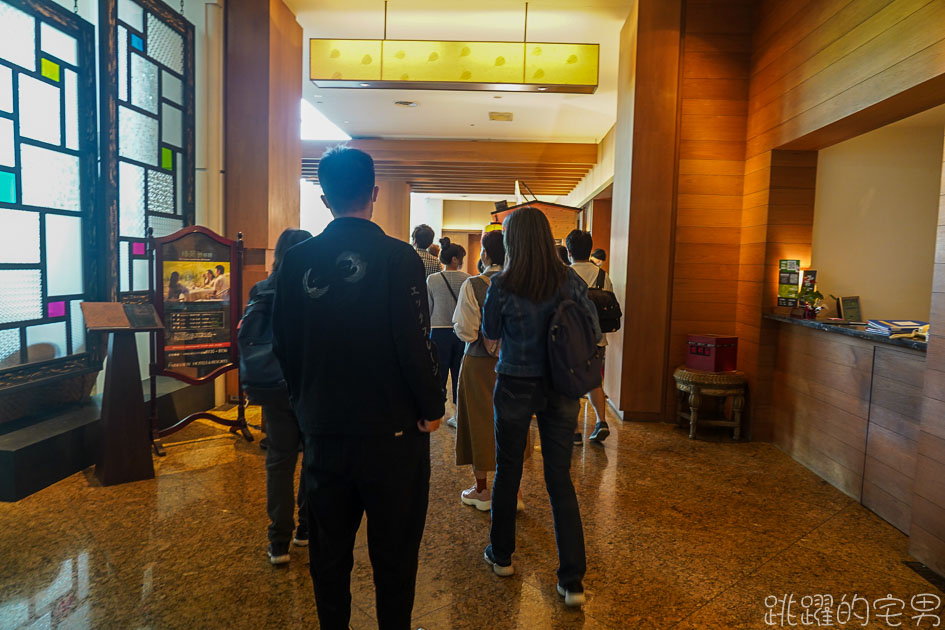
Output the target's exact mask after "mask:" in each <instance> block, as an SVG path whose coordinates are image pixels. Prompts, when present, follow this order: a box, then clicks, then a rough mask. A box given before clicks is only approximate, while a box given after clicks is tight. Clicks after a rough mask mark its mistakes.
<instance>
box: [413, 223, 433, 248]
mask: <svg viewBox="0 0 945 630" xmlns="http://www.w3.org/2000/svg"><path fill="white" fill-rule="evenodd" d="M433 236H434V234H433V228H431V227H430V226H429V225H427V224H425V223H422V224H420V225H418V226H417V227H415V228H414V229H413V234H411V235H410V237H411V238H412V239H413V242H414V243H416V245H417V247H419V248H420V249H427V248H428V247H430V245H433Z"/></svg>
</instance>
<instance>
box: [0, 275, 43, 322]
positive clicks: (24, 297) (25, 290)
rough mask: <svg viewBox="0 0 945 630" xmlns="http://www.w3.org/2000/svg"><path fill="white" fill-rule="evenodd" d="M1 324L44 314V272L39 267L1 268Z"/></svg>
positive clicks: (37, 317)
mask: <svg viewBox="0 0 945 630" xmlns="http://www.w3.org/2000/svg"><path fill="white" fill-rule="evenodd" d="M0 287H3V299H2V300H0V324H7V323H10V322H16V321H22V320H28V319H39V318H41V317H42V316H43V288H42V273H41V272H40V270H39V269H0Z"/></svg>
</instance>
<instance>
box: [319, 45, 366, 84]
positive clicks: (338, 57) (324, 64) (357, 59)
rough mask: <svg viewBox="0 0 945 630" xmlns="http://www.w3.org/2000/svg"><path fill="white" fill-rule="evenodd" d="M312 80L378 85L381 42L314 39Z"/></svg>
mask: <svg viewBox="0 0 945 630" xmlns="http://www.w3.org/2000/svg"><path fill="white" fill-rule="evenodd" d="M309 54H310V57H309V78H311V79H312V80H313V81H319V80H322V81H378V80H380V78H381V40H379V39H313V40H310V41H309Z"/></svg>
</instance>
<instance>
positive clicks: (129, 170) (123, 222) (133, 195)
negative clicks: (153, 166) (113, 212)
mask: <svg viewBox="0 0 945 630" xmlns="http://www.w3.org/2000/svg"><path fill="white" fill-rule="evenodd" d="M118 235H119V236H133V237H136V238H144V169H143V168H141V167H140V166H135V165H134V164H129V163H128V162H119V163H118Z"/></svg>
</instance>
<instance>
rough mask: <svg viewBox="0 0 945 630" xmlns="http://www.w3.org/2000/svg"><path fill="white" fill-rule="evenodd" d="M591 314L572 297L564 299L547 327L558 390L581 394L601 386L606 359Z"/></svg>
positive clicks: (553, 379)
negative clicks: (598, 344)
mask: <svg viewBox="0 0 945 630" xmlns="http://www.w3.org/2000/svg"><path fill="white" fill-rule="evenodd" d="M591 317H592V315H591V314H590V313H588V312H587V309H585V308H584V307H583V306H581V305H580V304H578V303H577V302H575V301H574V300H572V299H564V300H561V301H560V302H559V303H558V305H557V306H556V307H555V310H554V313H552V315H551V324H550V325H549V327H548V364H549V368H550V372H551V383H552V385H553V386H554V388H555V390H557V391H558V392H560V393H561V394H563V395H564V396H567V397H568V398H580V397H581V396H583V395H584V394H586V393H587V392H589V391H591V390H592V389H596V388H598V387H600V386H601V369H602V367H603V360H602V358H601V352H600V348H598V347H597V339H595V338H594V323H593V322H592V321H591Z"/></svg>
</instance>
